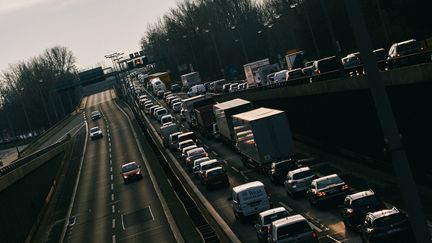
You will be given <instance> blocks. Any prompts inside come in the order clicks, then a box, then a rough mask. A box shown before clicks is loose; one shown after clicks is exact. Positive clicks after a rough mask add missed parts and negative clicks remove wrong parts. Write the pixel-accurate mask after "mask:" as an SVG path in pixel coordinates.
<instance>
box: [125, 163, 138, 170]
mask: <svg viewBox="0 0 432 243" xmlns="http://www.w3.org/2000/svg"><path fill="white" fill-rule="evenodd" d="M136 169H138V165H137V164H135V163H133V164H127V165H124V166H123V167H122V172H128V171H132V170H136Z"/></svg>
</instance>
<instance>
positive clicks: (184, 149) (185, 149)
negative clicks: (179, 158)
mask: <svg viewBox="0 0 432 243" xmlns="http://www.w3.org/2000/svg"><path fill="white" fill-rule="evenodd" d="M196 147H197V145H196V144H194V145H191V146H187V147H184V148H183V151H188V150H190V149H194V148H196Z"/></svg>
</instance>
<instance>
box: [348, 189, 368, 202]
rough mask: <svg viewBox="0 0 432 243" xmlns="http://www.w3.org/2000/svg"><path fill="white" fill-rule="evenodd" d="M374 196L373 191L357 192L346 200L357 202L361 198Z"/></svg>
mask: <svg viewBox="0 0 432 243" xmlns="http://www.w3.org/2000/svg"><path fill="white" fill-rule="evenodd" d="M373 195H375V193H374V191H372V189H371V190H367V191H362V192H357V193H354V194H351V195H348V196H347V198H350V199H351V200H357V199H359V198H363V197H368V196H373Z"/></svg>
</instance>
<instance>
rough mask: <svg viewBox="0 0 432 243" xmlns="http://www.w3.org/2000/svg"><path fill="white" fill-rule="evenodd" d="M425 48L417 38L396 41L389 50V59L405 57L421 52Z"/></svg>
mask: <svg viewBox="0 0 432 243" xmlns="http://www.w3.org/2000/svg"><path fill="white" fill-rule="evenodd" d="M422 50H423V48H422V46H421V44H420V42H418V41H416V40H415V39H411V40H407V41H402V42H399V43H394V44H393V45H391V47H390V49H389V52H388V59H394V58H398V57H403V56H406V55H410V54H414V53H417V52H421V51H422Z"/></svg>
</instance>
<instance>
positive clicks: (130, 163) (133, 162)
mask: <svg viewBox="0 0 432 243" xmlns="http://www.w3.org/2000/svg"><path fill="white" fill-rule="evenodd" d="M133 164H137V162H135V161H132V162H128V163H126V164H123V165H122V167H125V166H128V165H133Z"/></svg>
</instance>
